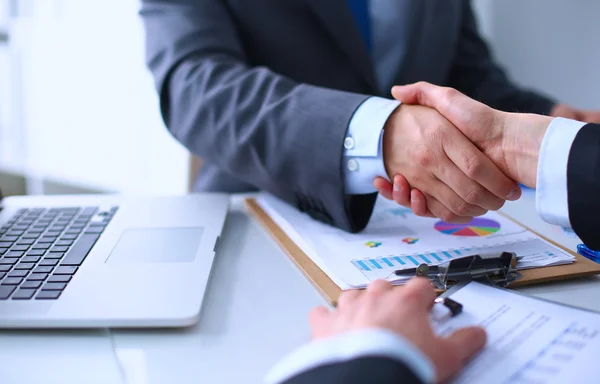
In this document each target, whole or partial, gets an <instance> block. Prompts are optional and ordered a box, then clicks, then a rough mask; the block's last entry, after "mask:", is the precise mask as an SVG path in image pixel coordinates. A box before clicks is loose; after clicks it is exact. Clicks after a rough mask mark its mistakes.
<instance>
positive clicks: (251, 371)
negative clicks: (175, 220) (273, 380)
mask: <svg viewBox="0 0 600 384" xmlns="http://www.w3.org/2000/svg"><path fill="white" fill-rule="evenodd" d="M533 201H534V200H533V194H532V193H531V192H528V193H526V195H525V196H524V198H523V199H522V200H521V201H519V202H515V203H510V204H509V205H507V207H505V208H504V211H505V212H507V213H509V214H511V215H512V216H514V217H515V218H516V219H518V220H520V221H522V222H523V223H525V224H526V225H528V226H530V227H532V228H533V229H535V230H537V231H539V232H541V233H543V234H544V235H546V236H549V237H551V238H552V239H554V240H556V241H558V242H561V243H563V244H565V245H567V246H570V247H575V246H576V244H577V242H576V241H575V240H572V239H568V238H566V237H565V236H564V235H563V234H562V233H561V232H560V230H559V229H557V228H553V227H551V226H549V225H547V224H545V223H543V222H542V221H541V220H539V219H538V218H537V216H536V214H535V209H534V205H533ZM224 240H225V241H224V243H223V247H222V248H221V250H220V254H219V255H218V258H217V260H216V264H215V266H214V273H213V276H212V280H211V282H210V287H209V289H208V293H207V299H206V302H205V306H204V308H203V314H202V316H201V319H200V321H199V323H198V324H197V325H196V326H194V327H191V328H189V329H184V330H150V331H148V330H139V331H136V330H112V331H111V332H110V336H108V335H107V336H106V337H112V344H113V345H114V348H115V352H116V355H117V356H118V357H119V360H120V362H121V366H122V368H123V370H124V372H125V374H126V376H127V378H128V382H129V383H135V384H137V383H161V384H162V383H207V384H208V383H210V384H218V383H244V384H246V383H248V384H252V383H260V382H261V380H262V378H263V376H264V374H265V372H266V371H267V370H268V369H269V368H270V367H271V366H272V365H273V364H274V363H275V362H276V361H277V360H278V359H279V358H281V357H282V356H283V355H284V354H285V353H287V352H289V351H291V350H292V349H294V348H296V347H297V346H299V345H301V344H302V343H304V342H306V341H307V340H308V339H309V335H310V332H309V327H308V322H307V313H308V311H309V310H310V309H311V308H312V307H314V306H316V305H320V304H324V303H325V301H324V300H323V299H322V298H321V297H320V296H319V294H318V293H317V292H316V291H315V289H314V288H313V287H312V286H311V285H310V283H309V282H308V281H307V280H306V279H305V278H304V277H303V275H302V274H301V273H300V272H299V271H298V270H297V269H296V268H295V266H294V265H293V264H292V263H291V262H290V261H289V260H288V259H287V257H286V256H285V255H284V254H283V253H282V251H281V250H280V249H279V248H278V246H277V245H276V244H275V242H274V241H272V240H271V238H270V237H269V236H268V234H267V233H266V232H265V231H263V229H262V228H261V227H260V225H259V224H258V223H256V222H255V221H254V219H252V218H251V217H248V216H247V215H246V214H245V212H244V209H243V204H242V201H241V198H240V197H234V198H233V205H232V210H231V213H230V215H229V218H228V220H227V224H226V229H225V233H224ZM522 291H524V292H526V293H529V294H533V295H536V296H540V297H544V298H547V299H551V300H555V301H559V302H563V303H568V304H571V305H577V306H581V307H585V308H590V309H595V310H598V311H600V278H588V279H579V280H576V281H571V282H567V283H557V284H552V285H543V286H536V287H531V288H524V289H522ZM39 335H40V337H45V334H43V333H39ZM5 336H7V335H6V333H5V334H2V333H0V344H1V343H2V338H3V337H5ZM54 336H56V333H54ZM81 353H86V352H85V351H81Z"/></svg>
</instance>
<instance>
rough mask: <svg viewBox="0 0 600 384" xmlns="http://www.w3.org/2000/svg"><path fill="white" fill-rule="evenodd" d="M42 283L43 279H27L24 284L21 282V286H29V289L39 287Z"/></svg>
mask: <svg viewBox="0 0 600 384" xmlns="http://www.w3.org/2000/svg"><path fill="white" fill-rule="evenodd" d="M40 285H42V282H41V281H35V280H26V281H24V282H23V284H21V286H20V287H21V288H28V289H38V288H39V287H40Z"/></svg>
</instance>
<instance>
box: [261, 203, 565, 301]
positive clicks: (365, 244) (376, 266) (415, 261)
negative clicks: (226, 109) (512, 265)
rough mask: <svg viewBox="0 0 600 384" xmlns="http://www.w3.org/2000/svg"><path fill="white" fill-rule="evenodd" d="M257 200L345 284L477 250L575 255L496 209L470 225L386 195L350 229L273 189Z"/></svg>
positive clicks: (526, 264)
mask: <svg viewBox="0 0 600 384" xmlns="http://www.w3.org/2000/svg"><path fill="white" fill-rule="evenodd" d="M258 203H259V204H260V205H261V206H262V208H263V209H264V210H265V211H266V212H267V213H268V214H269V215H270V216H271V218H273V220H274V221H275V222H276V223H277V224H278V225H279V226H280V227H281V228H282V229H283V230H284V231H285V232H286V233H287V234H288V236H290V238H291V239H292V240H293V241H294V242H295V243H296V244H297V245H298V246H299V247H300V248H301V249H302V250H303V251H304V252H305V253H306V254H307V255H308V256H309V257H310V258H311V259H312V260H313V261H314V262H315V264H317V265H318V266H319V267H320V268H321V269H322V270H323V271H324V272H325V273H326V274H327V275H328V276H329V277H330V278H331V279H332V280H333V282H335V283H336V284H337V285H338V286H339V287H340V288H342V289H350V288H360V287H364V286H366V285H368V284H369V283H370V282H371V281H374V280H377V279H388V280H390V281H393V282H395V283H399V281H398V280H397V278H396V277H395V276H394V275H393V273H394V271H396V270H401V269H406V268H414V267H415V266H417V265H419V264H421V263H427V264H429V265H438V264H440V263H444V262H447V261H449V260H452V259H455V258H458V257H464V256H468V255H473V254H477V253H493V252H501V251H509V252H515V253H516V254H517V255H518V256H522V257H523V258H522V259H521V260H520V261H519V264H518V266H519V268H520V269H526V268H535V267H543V266H550V265H560V264H567V263H572V262H573V261H574V257H573V256H572V255H570V254H568V253H566V252H563V251H562V250H560V249H558V248H556V247H554V246H553V245H552V244H550V243H548V242H546V241H544V240H542V239H541V238H540V237H539V236H537V235H535V234H534V233H532V232H530V231H528V230H527V229H525V228H523V227H521V226H519V225H517V224H515V223H514V222H512V221H511V220H509V219H507V218H505V217H503V216H502V215H500V214H498V213H496V212H490V213H488V214H486V215H485V216H482V217H481V218H475V219H474V221H473V222H471V223H470V224H469V225H466V226H465V225H456V224H448V223H444V222H442V221H440V220H437V219H429V218H422V217H418V216H415V215H414V214H413V213H412V211H411V210H410V209H406V208H403V207H399V206H398V205H397V204H395V203H393V202H389V201H387V200H385V199H383V198H380V199H379V200H378V201H377V204H376V206H375V210H374V212H373V216H372V218H371V220H370V222H369V225H368V226H367V228H366V229H365V230H364V231H363V232H362V233H359V234H350V233H347V232H344V231H342V230H339V229H336V228H334V227H331V226H329V225H325V224H322V223H319V222H317V221H314V220H312V219H311V218H310V217H309V216H308V215H306V214H303V213H301V212H299V211H297V210H296V209H295V208H293V207H291V206H289V205H288V204H286V203H284V202H282V201H281V200H278V199H276V198H275V197H272V196H270V195H263V196H261V197H260V198H259V199H258Z"/></svg>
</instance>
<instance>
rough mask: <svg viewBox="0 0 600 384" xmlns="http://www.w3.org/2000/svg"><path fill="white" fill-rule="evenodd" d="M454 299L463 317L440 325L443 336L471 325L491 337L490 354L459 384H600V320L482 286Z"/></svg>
mask: <svg viewBox="0 0 600 384" xmlns="http://www.w3.org/2000/svg"><path fill="white" fill-rule="evenodd" d="M451 297H452V299H454V300H456V301H458V302H459V303H461V304H462V305H463V313H461V314H460V315H458V316H456V317H454V318H450V319H446V320H445V321H441V322H437V323H435V326H434V327H435V328H436V331H437V332H438V334H440V335H446V334H449V333H450V332H451V331H452V330H454V329H457V328H462V327H465V326H471V325H480V326H483V327H484V328H485V329H486V330H487V333H488V342H487V345H486V347H485V349H484V350H483V351H482V352H481V353H480V354H479V355H478V356H476V357H475V358H474V359H473V360H472V361H471V362H470V363H469V364H468V365H467V366H466V367H465V368H464V369H463V370H462V371H461V373H460V374H459V376H457V377H456V378H455V379H454V380H453V382H454V383H461V384H462V383H465V384H466V383H486V384H496V383H497V384H500V383H507V384H508V383H510V384H520V383H523V384H524V383H527V384H529V383H537V384H553V383H557V384H558V383H560V384H563V383H577V384H585V383H598V382H600V364H598V357H599V356H600V314H598V313H593V312H587V311H584V310H579V309H574V308H570V307H566V306H562V305H558V304H553V303H550V302H546V301H541V300H536V299H534V298H530V297H527V296H522V295H518V294H515V293H512V292H509V291H506V290H500V289H495V288H492V287H489V286H486V285H483V284H479V283H470V284H469V285H467V286H466V287H464V288H462V289H461V290H459V291H458V292H456V293H455V294H453V295H452V296H451Z"/></svg>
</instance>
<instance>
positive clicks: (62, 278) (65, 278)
mask: <svg viewBox="0 0 600 384" xmlns="http://www.w3.org/2000/svg"><path fill="white" fill-rule="evenodd" d="M47 281H48V282H49V283H68V282H69V281H71V275H57V274H54V275H52V276H50V277H49V278H48V280H47Z"/></svg>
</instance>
